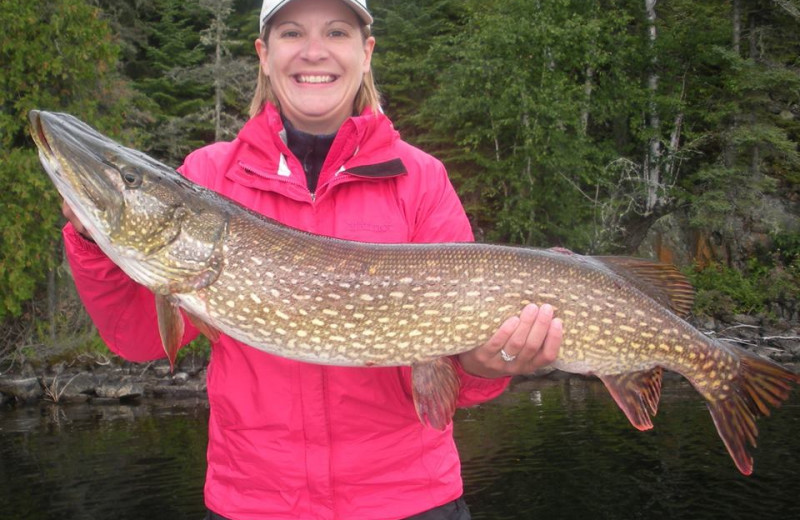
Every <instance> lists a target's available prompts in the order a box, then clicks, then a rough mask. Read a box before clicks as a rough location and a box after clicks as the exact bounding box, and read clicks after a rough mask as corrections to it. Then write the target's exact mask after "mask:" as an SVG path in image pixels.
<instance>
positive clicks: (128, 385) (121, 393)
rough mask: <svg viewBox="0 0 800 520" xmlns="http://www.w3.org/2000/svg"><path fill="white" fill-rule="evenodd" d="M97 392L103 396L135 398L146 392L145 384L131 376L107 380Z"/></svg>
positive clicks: (99, 386)
mask: <svg viewBox="0 0 800 520" xmlns="http://www.w3.org/2000/svg"><path fill="white" fill-rule="evenodd" d="M95 392H96V393H97V396H98V397H101V398H112V399H133V398H136V397H139V396H141V395H142V394H144V385H143V384H142V383H141V382H139V381H137V380H136V379H134V378H132V377H130V376H123V377H122V378H120V379H119V380H113V379H109V380H106V381H105V382H103V383H101V384H99V385H98V386H97V388H96V389H95Z"/></svg>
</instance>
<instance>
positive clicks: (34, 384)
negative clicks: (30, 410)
mask: <svg viewBox="0 0 800 520" xmlns="http://www.w3.org/2000/svg"><path fill="white" fill-rule="evenodd" d="M0 393H3V394H6V395H7V396H12V397H13V398H15V399H16V400H18V401H23V402H27V401H34V400H36V399H39V398H40V397H42V395H43V394H44V391H43V390H42V385H41V383H40V382H39V378H38V377H6V376H2V377H0ZM7 400H10V399H7Z"/></svg>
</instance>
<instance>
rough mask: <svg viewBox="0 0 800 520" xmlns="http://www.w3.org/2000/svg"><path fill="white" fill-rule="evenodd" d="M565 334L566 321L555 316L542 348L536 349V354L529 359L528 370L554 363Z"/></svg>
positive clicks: (531, 370)
mask: <svg viewBox="0 0 800 520" xmlns="http://www.w3.org/2000/svg"><path fill="white" fill-rule="evenodd" d="M563 336H564V323H563V322H562V321H561V319H560V318H553V320H552V321H551V322H550V326H549V328H548V329H547V335H546V336H545V338H544V342H543V343H542V346H541V348H539V349H538V350H537V351H536V354H535V355H534V356H533V358H531V359H530V360H529V361H528V364H527V365H526V367H525V368H526V371H529V372H533V371H534V370H536V369H539V368H542V367H544V366H547V365H550V364H552V363H553V362H554V361H555V360H556V359H557V358H558V354H559V352H560V351H561V341H562V340H563Z"/></svg>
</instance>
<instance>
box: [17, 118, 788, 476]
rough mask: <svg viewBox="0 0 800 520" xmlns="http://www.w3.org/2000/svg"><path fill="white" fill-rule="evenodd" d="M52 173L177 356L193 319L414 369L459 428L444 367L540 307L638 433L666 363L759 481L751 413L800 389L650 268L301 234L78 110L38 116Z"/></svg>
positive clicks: (34, 122)
mask: <svg viewBox="0 0 800 520" xmlns="http://www.w3.org/2000/svg"><path fill="white" fill-rule="evenodd" d="M30 119H31V135H32V136H33V139H34V141H35V142H36V144H37V147H38V148H39V154H40V159H41V162H42V165H43V166H44V168H45V170H46V171H47V173H48V175H50V178H51V179H52V180H53V183H54V184H55V185H56V187H57V188H58V189H59V191H60V192H61V194H62V196H63V197H64V198H65V199H66V200H67V201H68V203H69V204H70V205H71V206H72V208H73V210H74V211H75V212H76V214H77V215H78V216H79V217H80V219H81V222H82V223H83V224H84V225H85V226H86V227H87V229H89V230H90V232H91V234H92V237H93V238H94V239H95V240H96V241H97V243H98V245H99V246H100V247H101V248H102V249H103V251H104V252H105V253H106V254H107V255H108V256H109V258H111V259H112V260H113V261H114V262H115V263H116V264H117V265H119V266H120V268H122V269H123V270H124V271H125V272H126V273H128V275H129V276H131V277H132V278H133V279H134V280H136V281H137V282H139V283H141V284H143V285H145V286H147V287H148V288H150V289H151V290H152V291H153V293H154V295H155V298H156V307H157V310H158V317H159V329H160V332H161V335H162V339H163V341H164V346H165V350H166V352H167V355H168V357H169V359H170V362H174V359H175V355H176V353H177V350H178V348H179V346H180V345H179V342H180V340H181V338H182V337H183V324H184V321H183V318H182V316H181V314H180V313H179V311H178V309H183V310H184V311H185V312H186V313H187V314H188V315H189V317H190V319H191V320H192V321H193V322H194V323H195V325H196V326H197V327H198V328H199V330H200V331H201V332H203V333H204V334H206V335H207V336H209V337H210V338H211V339H212V341H216V340H218V339H219V335H220V333H224V334H227V335H229V336H231V337H233V338H236V339H238V340H240V341H242V342H243V343H245V344H247V345H250V346H252V347H254V348H258V349H261V350H264V351H267V352H271V353H273V354H276V355H279V356H284V357H287V358H293V359H298V360H301V361H307V362H312V363H320V364H334V365H353V366H392V365H411V366H412V390H413V398H414V404H415V407H416V409H417V413H418V415H419V417H420V419H421V420H422V421H423V422H425V423H427V424H430V425H431V426H434V427H437V428H443V427H444V426H445V425H446V424H447V423H449V422H450V420H451V417H452V414H453V412H454V409H455V402H456V399H457V395H458V378H457V377H456V376H455V370H454V368H453V366H452V364H451V363H450V362H449V361H447V356H452V355H455V354H459V353H462V352H465V351H467V350H470V349H472V348H474V347H476V346H478V345H481V344H483V343H484V342H486V340H487V339H488V338H489V337H490V335H491V334H492V333H493V332H494V331H495V330H496V329H497V328H498V326H499V325H500V324H501V323H502V322H503V321H504V320H505V319H506V318H508V317H510V316H514V315H516V314H518V313H519V312H520V310H521V308H522V307H523V306H524V305H525V304H527V303H531V302H532V303H536V304H539V305H542V304H545V303H547V304H551V305H552V306H553V307H554V308H555V313H556V315H557V316H559V317H561V318H562V320H563V323H564V329H563V343H562V346H561V350H560V353H559V356H558V359H557V360H556V361H555V363H554V364H553V366H554V367H556V368H560V369H562V370H565V371H568V372H573V373H580V374H593V375H596V376H598V377H599V378H600V379H601V380H602V381H603V383H604V384H605V385H606V387H607V388H608V390H609V392H610V393H611V395H612V397H613V398H614V400H615V401H616V403H617V404H618V405H619V407H620V408H621V409H622V411H623V412H624V413H625V415H626V417H627V418H628V419H629V421H630V422H631V424H633V425H634V426H635V427H636V428H639V429H642V430H644V429H649V428H652V422H651V416H653V415H655V414H656V411H657V407H658V401H659V396H660V391H661V379H662V371H663V370H672V371H675V372H678V373H679V374H681V375H683V376H684V377H686V378H687V379H688V380H689V381H690V382H691V383H692V384H693V385H694V387H695V388H696V389H697V390H698V391H699V392H700V393H701V394H702V395H703V397H704V398H705V399H706V402H707V405H708V408H709V411H710V413H711V415H712V418H713V420H714V423H715V425H716V427H717V431H718V432H719V434H720V437H721V438H722V440H723V442H724V444H725V446H726V448H727V449H728V452H729V453H730V455H731V457H732V458H733V460H734V462H735V464H736V466H737V468H738V469H739V470H740V471H741V472H742V473H744V474H749V473H751V472H752V468H753V462H752V457H751V456H750V454H749V453H748V446H755V439H756V436H757V433H758V432H757V429H756V426H755V419H756V418H757V417H759V416H763V415H768V414H769V407H770V406H778V405H780V403H781V402H782V401H783V400H785V399H786V398H787V397H788V395H789V392H790V390H791V389H792V387H793V385H794V384H796V383H797V382H798V380H800V378H798V376H797V375H796V374H794V373H792V372H791V371H788V370H786V369H785V368H783V367H780V366H778V365H776V364H774V363H772V362H770V361H768V360H765V359H762V358H760V357H758V356H755V355H754V354H752V353H749V352H747V351H744V350H742V349H740V348H738V347H734V346H732V345H726V344H724V343H721V342H719V341H716V340H713V339H712V338H709V337H707V336H706V335H704V334H702V333H701V332H700V331H698V330H697V329H695V328H694V327H692V326H691V325H690V324H689V323H687V322H686V321H685V320H683V319H682V316H684V315H686V314H688V312H689V310H690V309H691V305H692V301H693V291H692V289H691V286H690V285H689V284H688V282H687V281H686V280H685V278H684V277H683V276H682V275H681V274H680V273H679V272H678V271H677V270H676V269H675V268H674V267H669V266H663V265H657V264H653V263H652V262H647V261H643V260H639V259H630V258H616V257H587V256H581V255H576V254H573V253H571V252H568V251H565V250H558V249H556V250H541V249H530V248H519V247H508V246H498V245H489V244H367V243H357V242H347V241H342V240H336V239H331V238H325V237H320V236H316V235H311V234H308V233H304V232H301V231H297V230H294V229H290V228H287V227H285V226H282V225H280V224H278V223H277V222H275V221H272V220H270V219H267V218H265V217H263V216H260V215H258V214H256V213H253V212H251V211H249V210H247V209H246V208H243V207H241V206H239V205H237V204H235V203H234V202H232V201H230V200H228V199H226V198H224V197H221V196H220V195H218V194H216V193H214V192H211V191H209V190H206V189H204V188H202V187H200V186H197V185H195V184H193V183H191V182H189V181H188V180H186V179H184V178H183V177H182V176H180V175H179V174H178V173H176V172H175V171H174V170H172V169H170V168H168V167H167V166H164V165H163V164H161V163H158V162H157V161H155V160H153V159H151V158H149V157H147V156H146V155H144V154H142V153H140V152H137V151H135V150H131V149H128V148H125V147H122V146H120V145H119V144H117V143H115V142H113V141H111V140H110V139H108V138H107V137H105V136H103V135H102V134H99V133H98V132H96V131H95V130H94V129H92V128H91V127H89V126H88V125H86V124H85V123H82V122H81V121H79V120H77V119H75V118H73V117H72V116H69V115H66V114H53V113H46V112H39V111H32V112H31V114H30Z"/></svg>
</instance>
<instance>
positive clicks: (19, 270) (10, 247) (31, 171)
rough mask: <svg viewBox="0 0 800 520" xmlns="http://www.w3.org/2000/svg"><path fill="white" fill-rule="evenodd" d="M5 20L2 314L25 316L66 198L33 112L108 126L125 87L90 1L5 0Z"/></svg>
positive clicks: (1, 64)
mask: <svg viewBox="0 0 800 520" xmlns="http://www.w3.org/2000/svg"><path fill="white" fill-rule="evenodd" d="M0 20H2V23H3V33H4V38H3V39H2V42H0V69H2V70H3V74H2V75H0V109H1V110H0V142H1V143H2V148H0V186H2V190H0V209H1V211H0V251H1V252H2V256H0V258H2V260H0V295H2V296H0V319H3V318H5V317H7V316H9V315H12V316H13V315H19V313H20V312H21V304H22V302H24V301H26V300H28V299H30V298H31V297H32V296H33V295H34V294H35V292H36V290H37V288H38V287H39V284H40V282H41V280H43V278H44V274H45V273H46V272H47V270H48V269H51V268H52V267H53V265H54V255H56V254H57V250H56V247H55V244H56V241H57V239H58V228H57V224H58V221H59V215H60V202H59V198H58V196H57V194H56V192H55V190H54V189H53V188H52V185H51V184H50V182H49V180H48V179H47V177H46V176H45V174H44V173H43V172H42V170H41V167H40V166H39V164H38V161H37V159H36V152H35V150H34V148H33V144H32V141H31V140H30V138H29V137H28V133H27V125H28V120H27V114H28V111H29V110H31V109H33V108H40V109H50V110H63V111H70V112H74V113H79V114H82V115H83V117H84V118H86V119H89V120H97V121H102V122H103V123H104V125H105V126H107V127H109V128H110V127H113V126H114V125H115V124H118V122H119V121H120V114H121V113H122V111H123V110H124V109H125V103H124V99H123V96H124V95H125V89H118V88H117V86H118V84H117V83H116V81H115V77H114V75H113V73H114V66H115V62H116V53H117V48H116V46H115V45H114V44H113V42H112V37H111V33H110V31H109V30H108V26H107V25H106V24H105V22H103V21H102V19H101V18H100V16H99V12H98V11H97V10H96V9H94V8H92V7H90V6H88V5H87V4H86V3H85V2H83V1H80V0H52V1H48V2H3V3H1V4H0ZM101 113H105V114H104V116H103V117H102V118H100V117H99V115H100V114H101Z"/></svg>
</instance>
